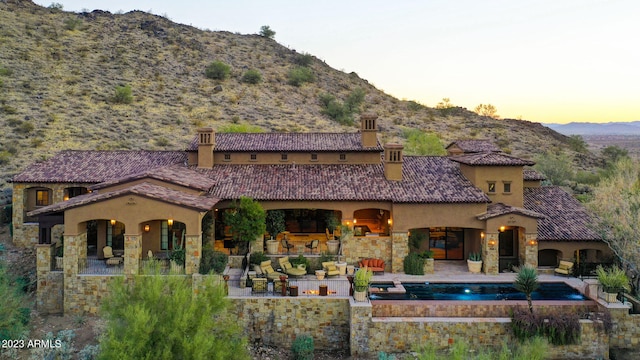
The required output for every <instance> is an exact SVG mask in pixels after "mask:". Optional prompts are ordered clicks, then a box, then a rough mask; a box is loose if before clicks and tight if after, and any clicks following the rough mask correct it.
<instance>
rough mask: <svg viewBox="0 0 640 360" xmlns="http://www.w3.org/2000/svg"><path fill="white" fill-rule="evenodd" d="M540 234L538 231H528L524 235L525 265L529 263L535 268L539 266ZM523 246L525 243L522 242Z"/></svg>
mask: <svg viewBox="0 0 640 360" xmlns="http://www.w3.org/2000/svg"><path fill="white" fill-rule="evenodd" d="M537 238H538V234H537V233H528V234H525V236H524V248H525V254H524V262H522V259H521V260H520V261H521V263H523V264H525V265H529V266H531V267H533V268H534V269H537V268H538V239H537ZM520 246H523V244H520Z"/></svg>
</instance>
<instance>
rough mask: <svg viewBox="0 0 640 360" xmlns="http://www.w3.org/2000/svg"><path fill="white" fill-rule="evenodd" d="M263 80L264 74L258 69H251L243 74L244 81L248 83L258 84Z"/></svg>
mask: <svg viewBox="0 0 640 360" xmlns="http://www.w3.org/2000/svg"><path fill="white" fill-rule="evenodd" d="M261 81H262V74H261V73H260V71H258V70H256V69H249V70H247V72H246V73H244V75H242V82H244V83H247V84H258V83H260V82H261Z"/></svg>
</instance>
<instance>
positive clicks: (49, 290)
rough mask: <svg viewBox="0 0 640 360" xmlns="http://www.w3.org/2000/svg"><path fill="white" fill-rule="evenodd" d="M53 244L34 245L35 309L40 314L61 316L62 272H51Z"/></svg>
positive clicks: (62, 299)
mask: <svg viewBox="0 0 640 360" xmlns="http://www.w3.org/2000/svg"><path fill="white" fill-rule="evenodd" d="M54 247H55V245H54V244H42V245H36V274H37V287H36V308H37V309H38V311H39V312H40V313H42V314H61V313H62V311H63V303H64V289H63V286H64V276H63V273H62V271H51V268H52V264H53V251H54Z"/></svg>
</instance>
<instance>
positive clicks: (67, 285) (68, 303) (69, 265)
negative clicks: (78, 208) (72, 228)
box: [63, 234, 86, 314]
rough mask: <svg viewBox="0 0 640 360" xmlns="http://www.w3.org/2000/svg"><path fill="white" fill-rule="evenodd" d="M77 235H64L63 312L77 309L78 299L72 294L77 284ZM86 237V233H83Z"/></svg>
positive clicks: (75, 290) (68, 312)
mask: <svg viewBox="0 0 640 360" xmlns="http://www.w3.org/2000/svg"><path fill="white" fill-rule="evenodd" d="M81 235H82V234H78V235H63V236H64V312H65V313H67V314H70V313H72V312H73V311H74V310H77V309H78V299H77V297H75V296H73V294H75V293H76V292H77V286H78V282H79V281H78V238H79V237H80V236H81ZM85 239H86V234H85Z"/></svg>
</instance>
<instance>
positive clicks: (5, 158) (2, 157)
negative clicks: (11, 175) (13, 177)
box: [0, 150, 11, 165]
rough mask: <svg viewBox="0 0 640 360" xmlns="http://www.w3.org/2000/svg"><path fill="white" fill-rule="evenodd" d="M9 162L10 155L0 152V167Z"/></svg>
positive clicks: (6, 152) (4, 151)
mask: <svg viewBox="0 0 640 360" xmlns="http://www.w3.org/2000/svg"><path fill="white" fill-rule="evenodd" d="M10 160H11V153H10V152H8V151H7V150H2V151H0V165H5V164H8V163H9V161H10Z"/></svg>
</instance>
